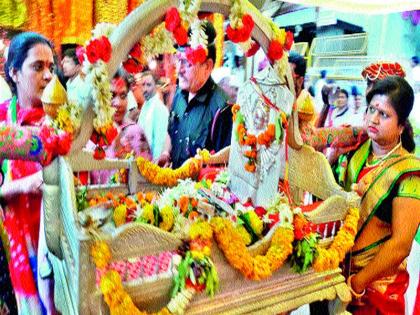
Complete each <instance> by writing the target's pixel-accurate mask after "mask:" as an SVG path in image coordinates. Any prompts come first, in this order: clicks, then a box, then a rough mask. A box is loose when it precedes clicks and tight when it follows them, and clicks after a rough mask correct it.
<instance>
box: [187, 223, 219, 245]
mask: <svg viewBox="0 0 420 315" xmlns="http://www.w3.org/2000/svg"><path fill="white" fill-rule="evenodd" d="M188 234H189V236H190V238H191V239H192V240H195V239H199V238H200V239H202V240H211V238H212V237H213V230H212V228H211V225H210V223H208V222H207V221H195V222H194V223H193V224H192V225H191V227H190V231H189V233H188Z"/></svg>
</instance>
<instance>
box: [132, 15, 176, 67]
mask: <svg viewBox="0 0 420 315" xmlns="http://www.w3.org/2000/svg"><path fill="white" fill-rule="evenodd" d="M140 43H141V47H142V51H143V55H144V58H145V60H150V59H153V58H155V57H156V56H157V55H161V54H166V53H174V52H175V48H174V43H173V40H172V34H171V33H170V32H169V31H168V30H167V29H166V28H165V23H161V24H159V25H158V26H157V27H156V28H155V29H154V30H153V35H152V34H149V35H146V36H144V37H143V38H142V39H141V41H140Z"/></svg>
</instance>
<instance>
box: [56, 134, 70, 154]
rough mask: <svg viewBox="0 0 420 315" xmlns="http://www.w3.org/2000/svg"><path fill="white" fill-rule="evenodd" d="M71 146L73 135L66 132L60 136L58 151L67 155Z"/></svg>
mask: <svg viewBox="0 0 420 315" xmlns="http://www.w3.org/2000/svg"><path fill="white" fill-rule="evenodd" d="M70 148H71V135H70V134H69V133H67V132H64V133H62V134H60V135H59V136H58V146H57V153H58V154H59V155H67V153H69V151H70Z"/></svg>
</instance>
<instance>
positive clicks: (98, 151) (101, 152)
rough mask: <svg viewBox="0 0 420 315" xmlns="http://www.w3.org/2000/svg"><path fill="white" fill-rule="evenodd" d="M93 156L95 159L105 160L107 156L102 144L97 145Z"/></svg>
mask: <svg viewBox="0 0 420 315" xmlns="http://www.w3.org/2000/svg"><path fill="white" fill-rule="evenodd" d="M93 158H94V159H95V160H103V159H104V158H105V151H104V149H103V148H102V147H101V146H99V145H98V146H96V148H95V151H94V152H93Z"/></svg>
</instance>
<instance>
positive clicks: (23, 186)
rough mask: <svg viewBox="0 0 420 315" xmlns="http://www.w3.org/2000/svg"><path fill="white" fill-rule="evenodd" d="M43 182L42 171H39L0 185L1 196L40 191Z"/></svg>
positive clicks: (9, 196)
mask: <svg viewBox="0 0 420 315" xmlns="http://www.w3.org/2000/svg"><path fill="white" fill-rule="evenodd" d="M43 183H44V181H43V179H42V171H38V172H36V173H35V174H32V175H29V176H26V177H22V178H20V179H16V180H14V181H11V182H7V183H4V184H3V186H1V187H0V196H1V197H3V198H11V197H13V196H15V195H18V194H28V193H39V192H42V186H43Z"/></svg>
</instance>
